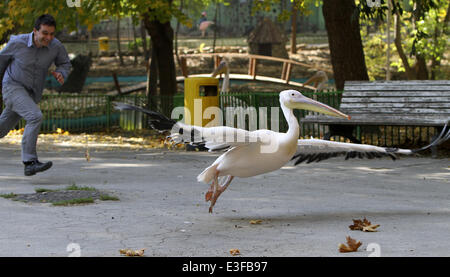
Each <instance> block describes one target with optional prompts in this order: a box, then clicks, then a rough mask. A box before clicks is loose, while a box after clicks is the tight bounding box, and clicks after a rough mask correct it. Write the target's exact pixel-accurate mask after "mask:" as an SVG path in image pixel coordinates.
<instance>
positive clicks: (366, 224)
mask: <svg viewBox="0 0 450 277" xmlns="http://www.w3.org/2000/svg"><path fill="white" fill-rule="evenodd" d="M348 227H349V228H350V230H359V231H363V232H376V231H377V230H375V229H377V228H378V227H380V224H372V223H371V222H370V221H368V220H367V219H366V218H365V217H364V219H363V220H360V219H353V225H350V226H348Z"/></svg>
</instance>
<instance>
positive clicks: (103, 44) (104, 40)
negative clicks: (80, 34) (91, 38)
mask: <svg viewBox="0 0 450 277" xmlns="http://www.w3.org/2000/svg"><path fill="white" fill-rule="evenodd" d="M98 50H99V51H100V52H101V51H108V50H109V37H99V38H98Z"/></svg>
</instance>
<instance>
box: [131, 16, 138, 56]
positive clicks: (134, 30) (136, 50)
mask: <svg viewBox="0 0 450 277" xmlns="http://www.w3.org/2000/svg"><path fill="white" fill-rule="evenodd" d="M131 25H133V39H134V49H133V50H134V64H135V65H137V63H138V55H139V49H138V44H137V32H136V26H134V23H133V21H131Z"/></svg>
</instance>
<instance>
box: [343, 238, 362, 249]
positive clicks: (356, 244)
mask: <svg viewBox="0 0 450 277" xmlns="http://www.w3.org/2000/svg"><path fill="white" fill-rule="evenodd" d="M347 244H348V245H345V244H343V243H340V244H339V245H338V247H339V252H341V253H347V252H356V251H358V248H359V247H360V246H361V244H362V243H361V242H360V241H358V242H356V240H354V239H352V238H351V237H350V236H348V237H347Z"/></svg>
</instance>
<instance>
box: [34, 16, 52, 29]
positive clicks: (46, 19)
mask: <svg viewBox="0 0 450 277" xmlns="http://www.w3.org/2000/svg"><path fill="white" fill-rule="evenodd" d="M41 25H47V26H53V27H55V29H56V20H55V18H53V16H51V15H49V14H43V15H41V16H39V17H38V19H36V22H35V23H34V28H36V30H38V31H39V29H40V28H41Z"/></svg>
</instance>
